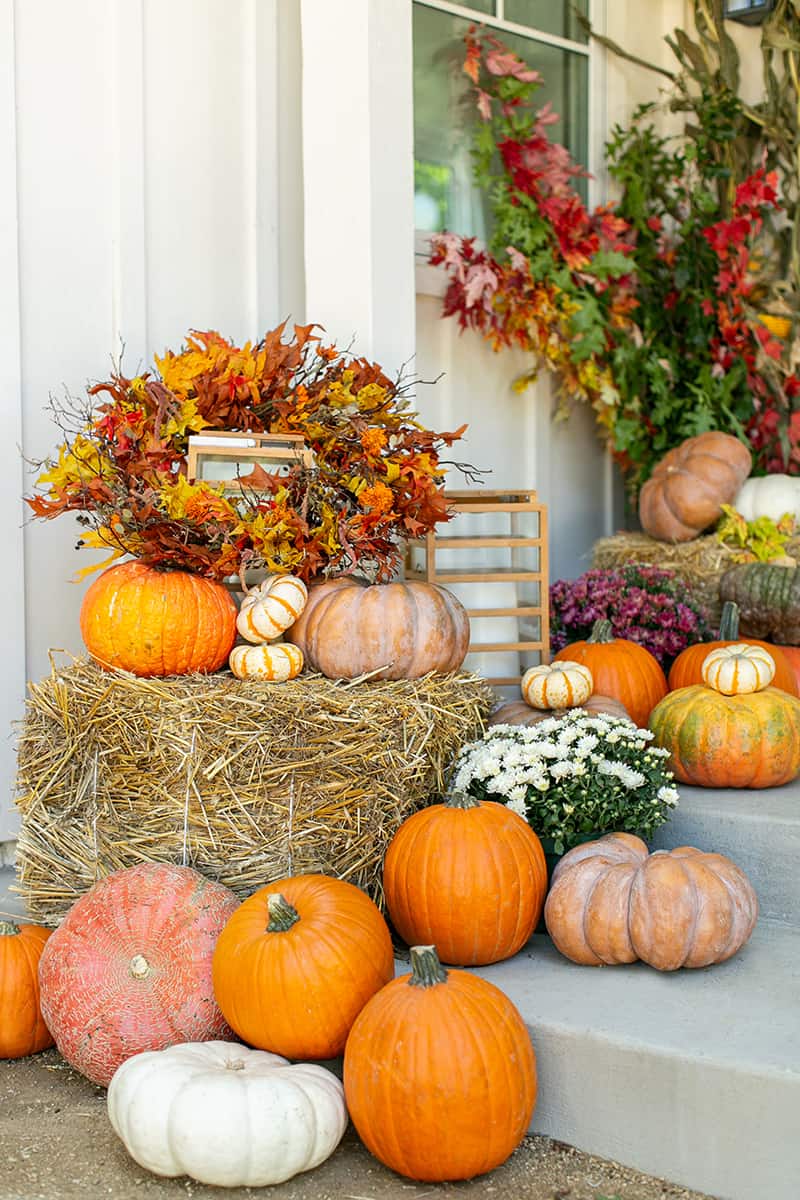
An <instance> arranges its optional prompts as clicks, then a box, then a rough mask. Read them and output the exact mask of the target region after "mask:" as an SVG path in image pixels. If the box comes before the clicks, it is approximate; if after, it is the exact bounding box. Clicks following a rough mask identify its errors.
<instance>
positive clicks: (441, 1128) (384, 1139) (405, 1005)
mask: <svg viewBox="0 0 800 1200" xmlns="http://www.w3.org/2000/svg"><path fill="white" fill-rule="evenodd" d="M344 1092H345V1099H346V1101H347V1107H348V1110H349V1112H350V1116H351V1118H352V1120H353V1124H354V1125H355V1127H356V1130H357V1131H358V1134H359V1137H360V1138H361V1140H362V1141H363V1142H364V1144H365V1146H366V1147H367V1149H368V1150H369V1151H370V1153H371V1154H374V1155H375V1157H376V1158H377V1159H379V1160H380V1161H381V1162H382V1163H384V1165H385V1166H387V1167H390V1168H391V1169H392V1170H393V1171H397V1172H398V1174H400V1175H405V1176H406V1177H407V1178H409V1179H419V1180H424V1181H426V1182H432V1183H439V1182H443V1181H445V1180H456V1179H471V1178H472V1177H473V1176H474V1175H483V1174H484V1173H485V1172H486V1171H491V1170H492V1169H493V1168H494V1167H497V1166H499V1165H500V1163H502V1162H505V1160H506V1159H507V1158H508V1156H509V1155H510V1154H511V1153H512V1152H513V1151H514V1150H515V1149H516V1147H517V1146H518V1145H519V1143H520V1142H521V1141H522V1138H523V1137H524V1135H525V1133H526V1131H527V1128H528V1125H529V1123H530V1119H531V1115H532V1113H533V1109H534V1105H535V1104H536V1057H535V1055H534V1051H533V1047H532V1046H531V1041H530V1038H529V1036H528V1031H527V1029H526V1027H525V1023H524V1021H523V1020H522V1017H521V1016H520V1015H519V1013H518V1012H517V1010H516V1008H515V1007H514V1005H513V1004H512V1003H511V1001H510V1000H509V999H508V998H507V997H506V996H505V995H504V994H503V993H502V992H501V991H500V990H499V988H496V987H495V986H494V985H493V984H491V983H487V981H486V980H485V979H481V978H480V977H479V976H477V975H471V974H470V973H469V972H467V971H445V970H443V969H442V967H441V965H440V963H439V960H438V958H437V957H436V952H435V950H434V947H433V946H415V947H412V949H411V974H410V975H402V976H400V978H399V979H395V980H394V982H393V983H390V984H389V985H388V987H385V988H383V990H382V991H380V992H378V994H377V996H374V997H373V998H372V1000H370V1002H369V1004H367V1005H366V1007H365V1008H364V1009H363V1011H362V1012H361V1014H360V1016H359V1017H358V1018H357V1019H356V1022H355V1024H354V1025H353V1028H352V1031H351V1033H350V1037H349V1038H348V1040H347V1047H346V1049H345V1054H344Z"/></svg>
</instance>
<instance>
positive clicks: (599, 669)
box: [554, 620, 667, 726]
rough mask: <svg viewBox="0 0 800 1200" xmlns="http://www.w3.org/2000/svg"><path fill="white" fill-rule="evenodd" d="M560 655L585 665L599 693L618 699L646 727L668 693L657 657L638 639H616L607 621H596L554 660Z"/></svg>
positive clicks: (633, 717) (636, 720) (631, 715)
mask: <svg viewBox="0 0 800 1200" xmlns="http://www.w3.org/2000/svg"><path fill="white" fill-rule="evenodd" d="M562 658H567V659H573V660H574V661H576V662H580V663H583V664H584V665H585V666H587V667H588V668H589V670H590V671H591V673H592V679H593V680H594V682H595V687H596V688H597V690H598V692H600V693H602V695H604V696H613V698H614V699H615V700H619V702H620V704H623V705H624V706H625V708H626V709H627V710H628V712H629V714H630V718H631V720H632V721H633V722H634V724H636V725H641V726H646V725H647V718H648V717H649V716H650V713H651V712H652V710H653V709H654V708H655V706H656V704H658V702H659V700H660V699H661V698H662V697H663V696H665V695H666V694H667V680H666V677H665V675H664V672H663V671H662V670H661V666H660V665H659V662H658V659H657V658H655V656H654V655H652V654H651V653H650V651H649V650H646V649H645V648H644V646H640V645H638V643H637V642H631V641H629V640H628V639H627V638H615V637H614V635H613V634H612V632H611V622H610V621H605V620H600V621H595V623H594V626H593V628H592V632H591V634H590V636H589V637H588V638H587V639H586V641H585V642H572V643H570V645H569V646H565V647H564V649H563V650H559V652H558V654H556V655H555V658H554V661H556V662H557V661H558V660H559V659H562Z"/></svg>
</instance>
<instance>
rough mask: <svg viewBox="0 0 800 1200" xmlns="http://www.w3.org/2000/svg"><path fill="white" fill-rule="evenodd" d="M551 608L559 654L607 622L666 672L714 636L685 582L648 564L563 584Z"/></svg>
mask: <svg viewBox="0 0 800 1200" xmlns="http://www.w3.org/2000/svg"><path fill="white" fill-rule="evenodd" d="M550 609H551V648H552V650H553V651H554V652H555V651H558V650H563V648H564V647H565V646H568V645H569V643H570V642H576V641H581V640H583V639H584V638H586V637H588V636H589V634H590V633H591V630H592V626H593V624H594V622H595V621H597V620H600V619H601V618H605V619H607V620H610V621H611V628H612V631H613V633H614V636H615V637H624V638H628V640H629V641H632V642H637V643H638V644H639V645H640V646H644V647H645V648H646V649H647V650H649V651H650V652H651V654H654V655H655V657H656V658H657V659H658V661H659V662H660V663H661V665H662V666H663V667H664V668H665V669H666V668H668V667H669V665H670V664H671V662H672V660H673V659H674V658H676V657H677V655H678V654H680V652H681V651H682V650H684V649H685V648H686V646H690V645H692V644H693V643H694V642H701V641H706V640H708V639H709V638H710V636H711V631H710V629H709V628H708V624H707V617H706V613H705V612H704V610H703V609H702V607H701V606H700V605H699V604H698V603H696V602H695V601H694V600H693V599H692V597H691V596H689V595H687V594H686V585H685V583H684V582H683V580H681V579H680V578H679V577H678V576H677V575H675V573H674V572H672V571H667V570H665V569H664V568H662V567H654V566H650V565H649V564H646V563H632V564H628V565H626V566H624V567H619V568H617V569H615V570H604V569H602V568H595V569H593V570H591V571H586V572H585V573H584V574H583V575H581V576H580V577H579V578H578V579H574V580H568V579H559V580H557V581H556V582H555V583H554V584H553V585H552V586H551V588H550Z"/></svg>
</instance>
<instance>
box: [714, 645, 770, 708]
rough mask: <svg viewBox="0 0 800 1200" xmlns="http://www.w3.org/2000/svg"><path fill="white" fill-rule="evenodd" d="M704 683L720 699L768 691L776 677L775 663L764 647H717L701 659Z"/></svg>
mask: <svg viewBox="0 0 800 1200" xmlns="http://www.w3.org/2000/svg"><path fill="white" fill-rule="evenodd" d="M700 673H701V675H702V676H703V682H704V683H705V684H706V685H707V686H708V687H710V688H713V689H714V691H715V692H721V693H722V695H723V696H746V695H747V694H748V693H749V692H761V691H763V690H764V688H765V687H769V685H770V684H771V683H772V680H773V678H774V675H775V659H774V658H773V657H772V655H771V654H770V653H769V651H768V650H765V649H764V647H763V646H753V645H751V644H749V643H748V642H736V643H735V644H734V645H733V646H720V647H718V649H716V650H712V651H711V653H710V654H707V655H706V657H705V658H704V659H703V665H702V667H701V668H700Z"/></svg>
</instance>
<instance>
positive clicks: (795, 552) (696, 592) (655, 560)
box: [592, 533, 800, 628]
mask: <svg viewBox="0 0 800 1200" xmlns="http://www.w3.org/2000/svg"><path fill="white" fill-rule="evenodd" d="M786 553H787V554H790V555H792V557H795V558H800V539H796V538H793V539H791V540H790V541H789V542H788V543H787V546H786ZM735 555H736V551H734V550H729V549H728V547H727V546H723V545H722V543H721V542H719V541H718V540H717V537H716V535H715V534H713V533H711V534H706V535H705V536H704V537H698V538H693V539H692V540H691V541H689V542H660V541H657V540H656V539H655V538H651V537H649V536H648V535H647V534H646V533H616V534H614V535H613V537H604V538H600V539H599V540H598V541H596V542H595V544H594V547H593V550H592V566H593V567H605V568H613V567H621V566H625V565H626V564H628V563H649V564H651V565H652V566H656V567H666V568H668V569H669V570H671V571H674V572H675V574H676V575H678V576H679V577H680V578H681V579H683V581H684V583H685V584H686V587H687V589H688V590H689V591H690V592H691V593H692V596H693V598H694V599H695V600H696V601H697V602H698V603H700V604H702V605H703V607H704V608H705V609H706V612H707V613H708V618H709V622H710V624H711V625H712V626H713V627H714V628H716V627H717V626H718V625H719V618H720V611H721V607H722V606H721V602H720V598H719V582H720V579H721V578H722V576H723V575H724V574H725V572H726V571H727V570H729V568H730V567H732V566H734V565H735Z"/></svg>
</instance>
